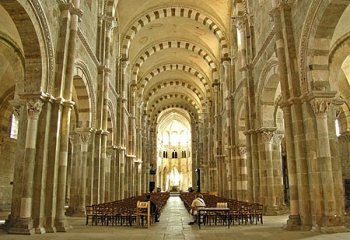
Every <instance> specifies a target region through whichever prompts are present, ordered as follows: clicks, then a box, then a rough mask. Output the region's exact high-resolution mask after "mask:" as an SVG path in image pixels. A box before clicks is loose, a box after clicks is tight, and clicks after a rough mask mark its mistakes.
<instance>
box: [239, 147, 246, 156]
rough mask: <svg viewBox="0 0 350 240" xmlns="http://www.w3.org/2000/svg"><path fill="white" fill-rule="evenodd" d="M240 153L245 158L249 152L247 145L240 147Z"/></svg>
mask: <svg viewBox="0 0 350 240" xmlns="http://www.w3.org/2000/svg"><path fill="white" fill-rule="evenodd" d="M238 151H239V155H240V156H241V157H242V158H243V157H244V156H245V155H246V154H247V147H245V146H242V147H238Z"/></svg>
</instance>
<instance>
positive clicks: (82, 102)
mask: <svg viewBox="0 0 350 240" xmlns="http://www.w3.org/2000/svg"><path fill="white" fill-rule="evenodd" d="M0 16H1V17H0V19H1V20H0V226H2V225H4V226H5V227H3V228H4V229H5V230H4V232H6V234H7V233H9V235H11V234H21V235H36V236H39V235H38V234H43V235H49V234H50V233H60V232H69V229H70V227H69V226H70V222H71V221H73V222H74V219H73V220H72V217H84V216H85V215H86V206H92V205H96V204H102V203H106V202H113V201H120V200H122V199H130V198H133V197H134V196H140V195H143V194H146V193H149V192H161V193H163V192H168V193H176V194H180V193H184V192H192V191H193V192H201V193H205V194H210V195H213V196H219V197H223V198H227V199H235V200H237V201H242V202H252V203H259V204H261V205H262V206H263V214H264V216H266V217H268V218H269V217H273V216H274V217H276V218H278V217H280V216H282V215H284V216H287V217H286V219H285V220H283V221H282V222H283V225H284V227H283V228H284V231H286V232H289V231H316V232H320V233H343V232H347V231H348V230H349V229H348V227H347V226H349V224H348V223H347V221H349V220H347V219H348V218H347V214H348V212H350V210H349V209H350V24H349V22H350V0H142V1H141V0H0ZM348 120H349V121H348ZM171 204H173V203H171ZM176 206H177V205H176ZM163 216H166V214H164V215H163ZM161 222H162V218H161ZM265 222H266V221H265ZM0 228H1V227H0ZM1 236H3V235H1ZM348 237H349V235H348ZM276 239H277V238H276ZM279 239H281V238H279Z"/></svg>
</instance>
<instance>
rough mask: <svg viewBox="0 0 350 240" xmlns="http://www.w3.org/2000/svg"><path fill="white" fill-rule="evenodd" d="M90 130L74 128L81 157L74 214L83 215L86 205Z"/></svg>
mask: <svg viewBox="0 0 350 240" xmlns="http://www.w3.org/2000/svg"><path fill="white" fill-rule="evenodd" d="M90 130H91V129H82V128H79V129H76V132H77V134H78V136H79V140H80V146H81V149H80V151H81V154H80V156H81V159H80V165H79V181H78V183H79V185H78V193H79V195H78V199H77V200H78V205H77V211H76V212H75V213H74V216H81V217H83V216H85V206H86V192H87V191H86V179H87V177H86V176H87V161H88V147H89V140H90V135H91V133H90Z"/></svg>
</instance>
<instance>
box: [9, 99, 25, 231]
mask: <svg viewBox="0 0 350 240" xmlns="http://www.w3.org/2000/svg"><path fill="white" fill-rule="evenodd" d="M10 103H11V105H12V106H13V108H14V114H15V115H17V116H16V117H17V119H18V136H17V147H16V153H15V156H14V159H15V168H14V173H13V189H12V201H11V215H10V219H9V233H11V232H14V231H13V228H16V226H17V224H18V220H19V219H20V210H21V197H22V194H21V193H22V188H23V186H22V182H23V179H22V178H23V170H24V161H23V159H24V155H25V141H26V128H27V107H26V102H25V101H24V100H23V101H22V100H13V101H11V102H10ZM14 233H15V232H14Z"/></svg>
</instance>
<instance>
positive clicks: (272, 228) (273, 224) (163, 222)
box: [0, 197, 350, 240]
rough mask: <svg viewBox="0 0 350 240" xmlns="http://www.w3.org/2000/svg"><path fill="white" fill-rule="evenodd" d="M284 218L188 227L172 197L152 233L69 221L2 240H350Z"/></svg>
mask: <svg viewBox="0 0 350 240" xmlns="http://www.w3.org/2000/svg"><path fill="white" fill-rule="evenodd" d="M286 218H287V215H285V216H277V217H276V216H274V217H270V216H265V217H264V224H263V225H261V224H258V225H250V224H249V225H234V226H231V228H230V229H228V228H227V227H226V226H203V227H202V228H201V229H198V226H197V225H188V222H189V221H190V217H189V215H188V213H187V211H186V209H185V208H184V205H183V203H182V201H181V200H180V198H179V197H170V198H169V200H168V203H167V205H166V207H165V209H164V211H163V213H162V215H161V217H160V222H158V223H156V224H154V225H152V226H151V227H150V228H149V229H146V228H140V227H136V226H133V227H126V226H123V227H120V226H118V227H116V226H108V227H107V226H85V222H84V220H85V219H83V218H70V219H69V221H70V223H71V225H72V229H71V230H70V231H68V232H67V233H46V234H42V235H32V236H21V235H9V234H7V233H6V232H4V231H3V230H0V239H1V240H8V239H11V240H12V239H16V240H22V239H26V240H27V239H45V240H59V239H67V240H79V239H84V240H90V239H91V240H92V239H94V240H98V239H101V240H102V239H123V240H129V239H130V240H131V239H132V240H139V239H140V240H141V239H143V240H148V239H149V240H158V239H162V240H180V239H188V240H190V239H203V240H217V239H218V240H225V239H234V240H240V239H242V240H250V239H254V240H265V239H266V240H289V239H297V240H301V239H307V240H316V239H317V240H318V239H321V240H322V239H324V240H340V239H342V240H343V239H349V240H350V232H348V233H336V234H320V233H318V232H311V231H308V232H304V231H286V230H283V229H282V226H283V224H284V223H285V222H286Z"/></svg>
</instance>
